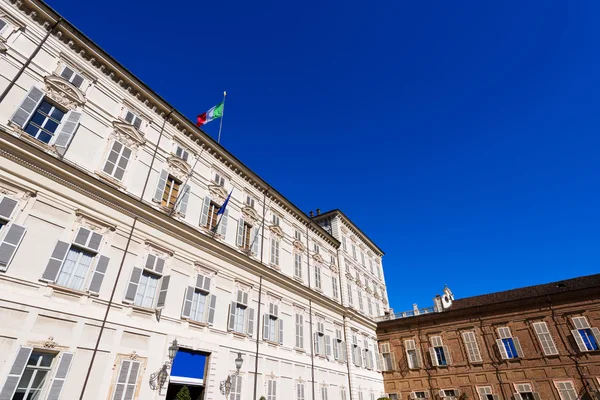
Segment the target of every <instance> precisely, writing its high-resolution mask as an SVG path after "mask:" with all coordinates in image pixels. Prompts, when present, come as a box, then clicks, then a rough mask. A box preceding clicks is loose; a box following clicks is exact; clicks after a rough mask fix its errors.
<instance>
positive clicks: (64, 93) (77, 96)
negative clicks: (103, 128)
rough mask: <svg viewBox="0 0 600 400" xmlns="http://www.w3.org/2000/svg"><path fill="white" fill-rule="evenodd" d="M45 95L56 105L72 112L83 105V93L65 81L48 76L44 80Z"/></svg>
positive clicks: (54, 76)
mask: <svg viewBox="0 0 600 400" xmlns="http://www.w3.org/2000/svg"><path fill="white" fill-rule="evenodd" d="M44 82H45V83H46V95H47V96H48V97H50V98H51V99H52V100H54V101H56V102H57V103H58V104H60V105H62V106H64V107H66V108H68V109H70V110H73V109H75V108H77V107H78V106H81V105H83V104H84V103H85V96H84V95H83V92H82V91H81V90H79V89H78V88H76V87H75V86H73V85H72V84H71V83H70V82H68V81H66V80H65V79H63V78H61V77H59V76H56V75H48V76H46V77H45V78H44Z"/></svg>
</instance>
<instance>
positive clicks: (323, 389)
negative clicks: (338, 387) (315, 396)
mask: <svg viewBox="0 0 600 400" xmlns="http://www.w3.org/2000/svg"><path fill="white" fill-rule="evenodd" d="M321 400H327V387H326V386H321Z"/></svg>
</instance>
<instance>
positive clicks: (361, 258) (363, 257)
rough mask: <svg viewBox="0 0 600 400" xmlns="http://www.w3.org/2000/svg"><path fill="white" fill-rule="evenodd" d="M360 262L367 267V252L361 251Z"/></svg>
mask: <svg viewBox="0 0 600 400" xmlns="http://www.w3.org/2000/svg"><path fill="white" fill-rule="evenodd" d="M360 263H361V264H362V266H363V267H366V265H365V253H363V252H362V251H361V252H360Z"/></svg>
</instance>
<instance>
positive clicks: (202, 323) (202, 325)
mask: <svg viewBox="0 0 600 400" xmlns="http://www.w3.org/2000/svg"><path fill="white" fill-rule="evenodd" d="M185 320H186V321H187V322H188V324H190V325H194V326H198V327H201V328H204V327H207V326H208V324H207V323H206V322H201V321H196V320H193V319H191V318H186V319H185Z"/></svg>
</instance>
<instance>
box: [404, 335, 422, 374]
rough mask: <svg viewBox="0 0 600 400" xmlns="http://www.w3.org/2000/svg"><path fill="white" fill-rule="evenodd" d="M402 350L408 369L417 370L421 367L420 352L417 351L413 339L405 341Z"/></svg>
mask: <svg viewBox="0 0 600 400" xmlns="http://www.w3.org/2000/svg"><path fill="white" fill-rule="evenodd" d="M404 349H405V351H406V360H407V362H408V368H410V369H419V368H421V367H422V366H423V362H422V358H421V351H420V350H419V349H417V346H416V343H415V341H414V340H413V339H407V340H405V341H404Z"/></svg>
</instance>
